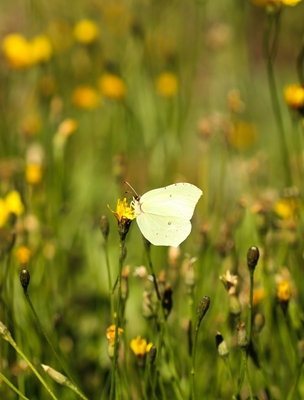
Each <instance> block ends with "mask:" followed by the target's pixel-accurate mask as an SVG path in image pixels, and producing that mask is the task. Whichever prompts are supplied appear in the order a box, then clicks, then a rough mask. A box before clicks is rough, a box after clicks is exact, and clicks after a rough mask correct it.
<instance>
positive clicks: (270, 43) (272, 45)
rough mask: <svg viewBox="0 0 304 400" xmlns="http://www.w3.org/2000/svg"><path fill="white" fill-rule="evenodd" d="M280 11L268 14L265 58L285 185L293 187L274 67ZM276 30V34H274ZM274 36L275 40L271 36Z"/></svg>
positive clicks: (265, 34)
mask: <svg viewBox="0 0 304 400" xmlns="http://www.w3.org/2000/svg"><path fill="white" fill-rule="evenodd" d="M280 15H281V12H280V11H276V12H272V13H270V12H269V13H268V14H267V19H266V25H265V29H264V43H263V47H264V56H265V59H266V67H267V77H268V85H269V90H270V96H271V102H272V108H273V112H274V116H275V119H276V123H277V128H278V133H279V144H280V149H281V161H282V164H283V166H284V172H283V173H284V174H285V185H286V186H291V185H292V176H291V171H290V160H289V154H288V148H287V143H286V138H285V132H284V126H283V119H282V113H281V109H280V103H279V98H278V93H277V89H276V82H275V77H274V67H273V62H274V58H275V55H276V49H277V42H278V34H279V28H280V24H279V22H280ZM273 29H274V32H273ZM272 34H273V38H272V37H271V35H272Z"/></svg>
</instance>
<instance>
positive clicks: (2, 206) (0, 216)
mask: <svg viewBox="0 0 304 400" xmlns="http://www.w3.org/2000/svg"><path fill="white" fill-rule="evenodd" d="M8 216H9V211H8V208H7V205H6V202H5V200H3V199H1V198H0V227H2V226H3V225H4V224H5V223H6V221H7V219H8Z"/></svg>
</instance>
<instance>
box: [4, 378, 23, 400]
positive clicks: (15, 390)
mask: <svg viewBox="0 0 304 400" xmlns="http://www.w3.org/2000/svg"><path fill="white" fill-rule="evenodd" d="M0 378H1V380H2V381H3V382H5V383H6V384H7V385H8V386H9V387H10V388H11V389H13V390H14V392H16V393H17V394H18V395H19V396H20V397H22V398H23V399H24V400H29V399H28V398H27V397H25V396H24V395H23V394H22V393H21V392H20V390H18V389H17V388H16V386H14V385H13V384H12V383H11V382H10V381H9V380H8V379H7V378H6V377H5V376H4V375H3V374H2V373H1V372H0Z"/></svg>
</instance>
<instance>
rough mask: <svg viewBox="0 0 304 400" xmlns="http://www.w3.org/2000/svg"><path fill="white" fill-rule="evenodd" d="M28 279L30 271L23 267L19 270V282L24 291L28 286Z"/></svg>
mask: <svg viewBox="0 0 304 400" xmlns="http://www.w3.org/2000/svg"><path fill="white" fill-rule="evenodd" d="M30 279H31V277H30V273H29V272H28V270H27V269H26V268H23V269H22V270H21V272H20V283H21V285H22V287H23V290H24V291H25V293H27V288H28V285H29V284H30Z"/></svg>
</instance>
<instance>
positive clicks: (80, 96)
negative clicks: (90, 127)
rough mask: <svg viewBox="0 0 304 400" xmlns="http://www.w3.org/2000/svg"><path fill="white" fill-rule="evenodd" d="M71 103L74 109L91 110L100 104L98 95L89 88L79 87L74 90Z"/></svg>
mask: <svg viewBox="0 0 304 400" xmlns="http://www.w3.org/2000/svg"><path fill="white" fill-rule="evenodd" d="M72 102H73V104H74V105H75V106H76V107H79V108H83V109H84V110H93V109H94V108H97V107H98V106H99V104H100V97H99V93H98V92H97V90H95V89H94V88H92V87H91V86H87V85H81V86H78V87H77V88H76V89H75V90H74V92H73V94H72Z"/></svg>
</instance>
